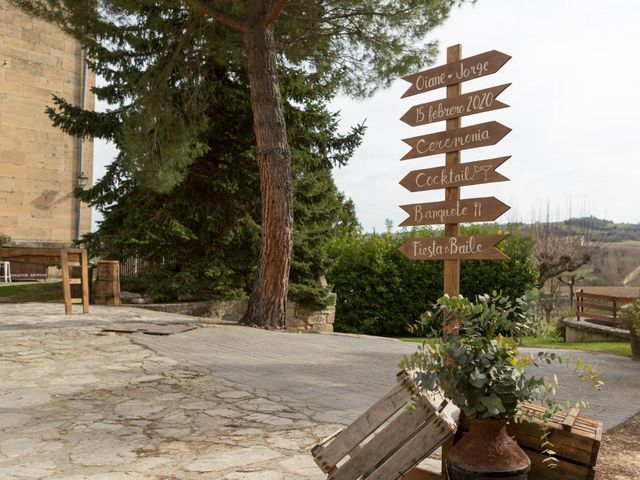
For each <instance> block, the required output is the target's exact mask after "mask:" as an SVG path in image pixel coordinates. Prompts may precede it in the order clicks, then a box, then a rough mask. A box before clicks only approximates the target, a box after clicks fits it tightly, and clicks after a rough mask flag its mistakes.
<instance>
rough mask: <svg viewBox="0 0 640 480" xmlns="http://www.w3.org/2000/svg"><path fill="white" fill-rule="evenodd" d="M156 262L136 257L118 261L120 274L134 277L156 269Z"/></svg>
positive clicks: (125, 276)
mask: <svg viewBox="0 0 640 480" xmlns="http://www.w3.org/2000/svg"><path fill="white" fill-rule="evenodd" d="M157 268H158V264H156V263H152V262H150V261H148V260H142V259H141V258H138V257H130V258H127V259H126V260H124V261H121V262H120V276H122V277H124V278H136V277H138V276H140V275H146V274H149V273H152V272H153V271H155V270H157Z"/></svg>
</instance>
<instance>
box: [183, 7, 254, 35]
mask: <svg viewBox="0 0 640 480" xmlns="http://www.w3.org/2000/svg"><path fill="white" fill-rule="evenodd" d="M189 3H190V4H191V6H192V7H193V9H194V10H196V11H198V12H200V13H202V14H203V15H206V16H207V17H211V18H213V19H214V20H215V21H217V22H218V23H221V24H222V25H226V26H227V27H229V28H232V29H234V30H237V31H238V32H240V33H245V32H246V31H247V28H246V27H245V25H244V24H243V23H242V22H241V21H240V20H237V19H235V18H232V17H229V16H227V15H225V14H224V13H222V12H220V11H219V10H218V9H217V8H215V7H214V6H213V5H211V4H210V3H209V2H207V1H206V0H189Z"/></svg>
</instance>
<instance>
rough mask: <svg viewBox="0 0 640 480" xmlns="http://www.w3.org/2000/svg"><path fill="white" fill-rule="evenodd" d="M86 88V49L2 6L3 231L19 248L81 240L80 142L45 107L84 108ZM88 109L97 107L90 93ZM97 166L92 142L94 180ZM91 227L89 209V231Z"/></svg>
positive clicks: (87, 161) (85, 220) (89, 155)
mask: <svg viewBox="0 0 640 480" xmlns="http://www.w3.org/2000/svg"><path fill="white" fill-rule="evenodd" d="M93 84H94V76H93V74H89V78H88V87H89V88H90V87H91V86H93ZM82 87H83V63H82V51H81V47H80V45H79V44H78V43H77V42H75V41H74V40H73V39H71V38H70V37H68V36H67V35H65V34H64V33H63V32H61V31H60V30H58V29H57V28H55V27H53V26H51V25H49V24H47V23H44V22H42V21H39V20H35V19H33V18H31V17H29V16H28V15H26V14H24V13H22V12H20V11H19V10H17V9H16V8H15V7H13V6H11V5H10V4H9V2H8V1H7V0H0V233H4V234H6V235H9V236H10V237H12V239H13V240H15V241H16V242H17V243H33V242H57V243H69V242H71V241H72V240H74V239H75V224H76V219H77V217H76V215H77V213H76V205H77V203H76V202H77V201H76V199H75V198H74V197H73V194H72V191H73V189H74V187H75V186H76V185H77V177H78V171H79V153H80V152H79V150H80V147H79V141H78V139H76V138H73V137H71V136H69V135H67V134H65V133H63V132H62V131H61V130H59V129H58V128H55V127H53V126H52V125H51V121H50V120H49V118H48V117H47V115H46V114H45V108H46V107H47V106H50V105H53V101H52V96H53V95H57V96H60V97H63V98H65V99H66V100H67V101H69V102H72V103H73V104H76V105H79V104H80V103H81V95H82ZM86 106H87V108H88V109H93V108H94V100H93V95H91V94H89V93H88V94H87V96H86ZM92 167H93V144H92V143H91V142H85V143H84V166H83V171H84V172H85V174H86V175H87V176H88V177H89V179H91V178H92V170H93V168H92ZM90 226H91V210H90V208H89V207H88V206H87V205H83V206H82V209H81V223H80V230H81V232H86V231H88V230H89V229H90Z"/></svg>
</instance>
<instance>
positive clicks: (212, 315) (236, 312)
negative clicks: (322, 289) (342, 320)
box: [140, 294, 336, 332]
mask: <svg viewBox="0 0 640 480" xmlns="http://www.w3.org/2000/svg"><path fill="white" fill-rule="evenodd" d="M332 300H333V303H332V304H331V305H329V306H327V307H324V308H309V307H307V306H305V305H302V304H300V303H296V302H292V301H289V302H287V318H286V328H287V330H290V331H300V332H333V324H334V322H335V318H336V304H335V301H336V297H335V294H332ZM140 306H141V307H144V308H148V309H151V310H156V311H160V312H166V313H177V314H180V315H192V316H196V317H201V318H203V319H204V322H205V323H206V322H207V321H211V322H213V323H219V322H222V323H227V322H228V323H235V322H238V321H240V319H241V318H242V317H243V316H244V314H245V313H246V311H247V306H248V302H247V300H229V301H205V302H184V303H158V304H146V305H140Z"/></svg>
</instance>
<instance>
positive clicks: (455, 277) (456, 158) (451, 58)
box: [441, 44, 462, 478]
mask: <svg viewBox="0 0 640 480" xmlns="http://www.w3.org/2000/svg"><path fill="white" fill-rule="evenodd" d="M460 59H462V45H460V44H457V45H452V46H450V47H449V48H447V63H451V62H457V61H458V60H460ZM461 93H462V84H460V83H455V84H453V85H449V86H448V87H447V98H453V97H457V96H459V95H460V94H461ZM461 124H462V122H461V120H460V117H456V118H452V119H450V120H447V124H446V130H454V129H456V128H460V125H461ZM445 162H446V166H447V167H455V166H456V165H460V151H459V150H458V151H455V152H449V153H446V154H445ZM444 199H445V200H448V201H454V202H455V201H456V200H460V187H450V188H446V189H445V193H444ZM444 235H445V236H446V237H456V236H458V235H460V225H459V224H457V223H452V224H445V226H444ZM444 293H446V294H448V295H449V296H454V295H459V294H460V260H459V259H455V260H445V261H444ZM448 317H449V318H448V319H447V323H446V324H445V325H444V329H445V330H449V331H451V330H453V329H454V328H456V326H457V323H458V322H457V320H456V319H455V318H453V317H452V316H448ZM447 360H449V359H447ZM458 428H460V425H458ZM452 446H453V437H452V438H451V439H449V440H447V441H446V442H444V443H443V444H442V452H441V455H442V460H441V463H442V467H441V468H442V478H448V474H447V455H449V451H450V450H451V447H452Z"/></svg>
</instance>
